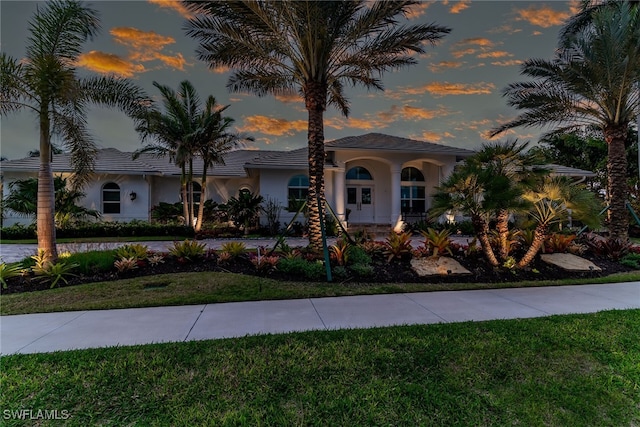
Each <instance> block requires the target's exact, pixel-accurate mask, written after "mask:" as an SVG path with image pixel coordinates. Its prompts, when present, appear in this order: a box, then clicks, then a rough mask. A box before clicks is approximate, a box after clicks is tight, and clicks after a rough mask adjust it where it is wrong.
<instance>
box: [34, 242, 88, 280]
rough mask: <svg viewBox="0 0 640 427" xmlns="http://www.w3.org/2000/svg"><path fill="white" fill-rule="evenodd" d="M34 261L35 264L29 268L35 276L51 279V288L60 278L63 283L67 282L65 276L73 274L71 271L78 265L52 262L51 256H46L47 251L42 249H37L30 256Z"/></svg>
mask: <svg viewBox="0 0 640 427" xmlns="http://www.w3.org/2000/svg"><path fill="white" fill-rule="evenodd" d="M31 259H33V260H34V261H35V265H33V266H32V267H31V270H32V271H33V273H34V274H35V275H36V276H41V278H42V279H46V280H50V281H51V288H52V289H53V288H54V287H55V286H56V285H57V284H58V282H59V281H60V280H62V281H63V282H64V283H68V281H67V279H66V277H65V276H74V274H72V273H71V272H72V271H73V270H74V269H76V268H77V267H79V264H76V263H66V262H60V261H57V262H53V261H51V258H49V257H48V256H47V253H46V251H45V250H43V249H38V253H37V254H36V255H33V256H32V257H31Z"/></svg>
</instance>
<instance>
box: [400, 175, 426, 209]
mask: <svg viewBox="0 0 640 427" xmlns="http://www.w3.org/2000/svg"><path fill="white" fill-rule="evenodd" d="M400 179H401V180H402V184H401V185H402V186H401V187H400V203H401V205H400V210H401V211H402V212H403V213H424V212H425V211H426V210H427V203H426V193H427V192H426V189H425V183H424V175H423V173H422V172H421V171H420V170H418V169H416V168H414V167H408V168H404V169H402V172H401V173H400Z"/></svg>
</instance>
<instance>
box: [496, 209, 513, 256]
mask: <svg viewBox="0 0 640 427" xmlns="http://www.w3.org/2000/svg"><path fill="white" fill-rule="evenodd" d="M496 231H497V232H498V241H499V245H500V247H499V249H498V256H499V257H500V261H506V260H507V258H508V257H509V249H510V248H509V239H508V237H509V211H507V210H506V209H500V210H498V212H497V213H496Z"/></svg>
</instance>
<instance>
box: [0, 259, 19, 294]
mask: <svg viewBox="0 0 640 427" xmlns="http://www.w3.org/2000/svg"><path fill="white" fill-rule="evenodd" d="M23 270H24V269H23V268H22V266H21V265H20V264H19V263H16V264H7V263H4V262H3V263H2V264H0V283H1V284H2V287H3V288H4V289H7V279H10V278H12V277H18V276H21V275H22V271H23Z"/></svg>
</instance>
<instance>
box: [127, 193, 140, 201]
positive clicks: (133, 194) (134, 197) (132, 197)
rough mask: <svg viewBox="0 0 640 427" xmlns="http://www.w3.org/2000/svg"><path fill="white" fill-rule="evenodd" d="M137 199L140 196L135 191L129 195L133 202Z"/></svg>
mask: <svg viewBox="0 0 640 427" xmlns="http://www.w3.org/2000/svg"><path fill="white" fill-rule="evenodd" d="M136 197H138V195H137V194H136V192H135V191H132V192H131V193H129V198H130V199H131V201H133V200H135V199H136Z"/></svg>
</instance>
